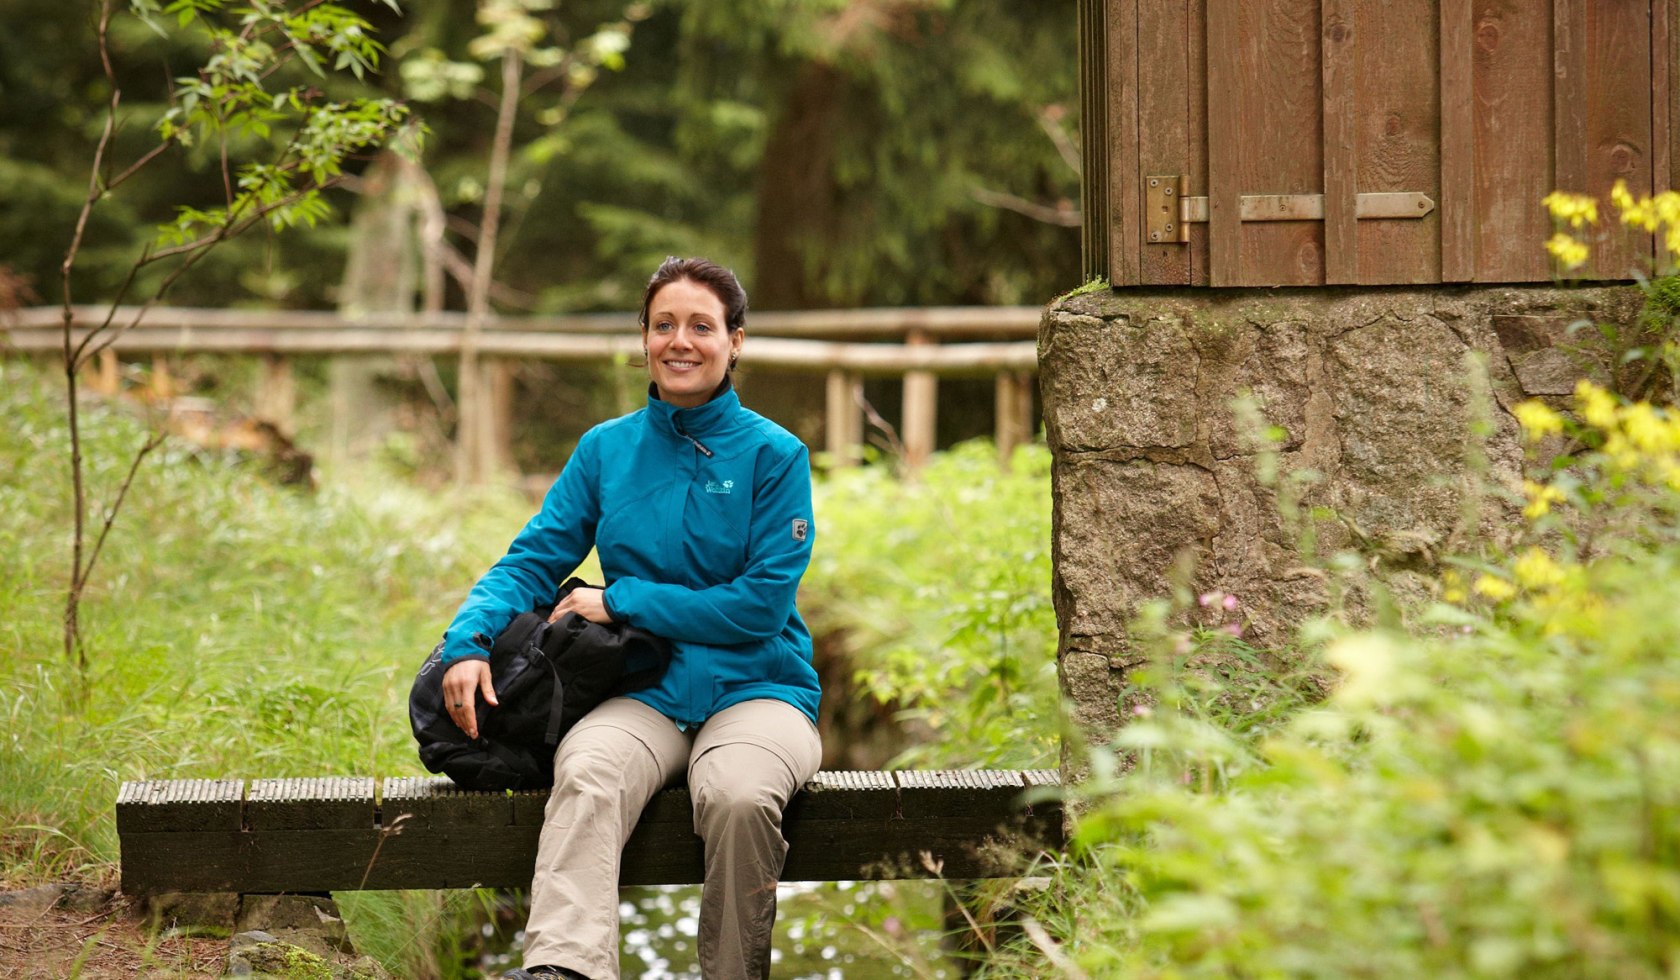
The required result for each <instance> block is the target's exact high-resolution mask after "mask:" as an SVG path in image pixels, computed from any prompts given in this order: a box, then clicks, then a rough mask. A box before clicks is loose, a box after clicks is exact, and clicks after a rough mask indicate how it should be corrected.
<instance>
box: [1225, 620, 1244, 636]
mask: <svg viewBox="0 0 1680 980" xmlns="http://www.w3.org/2000/svg"><path fill="white" fill-rule="evenodd" d="M1220 629H1223V630H1224V631H1225V632H1227V633H1229V634H1231V635H1232V636H1241V635H1242V624H1241V623H1226V624H1225V625H1224V626H1222V627H1220Z"/></svg>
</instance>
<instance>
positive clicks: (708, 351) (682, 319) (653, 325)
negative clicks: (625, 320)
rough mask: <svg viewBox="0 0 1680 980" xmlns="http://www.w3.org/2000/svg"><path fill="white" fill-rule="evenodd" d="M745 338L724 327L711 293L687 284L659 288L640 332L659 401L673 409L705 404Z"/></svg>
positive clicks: (717, 302)
mask: <svg viewBox="0 0 1680 980" xmlns="http://www.w3.org/2000/svg"><path fill="white" fill-rule="evenodd" d="M744 339H745V338H744V337H743V332H742V331H740V330H736V331H735V332H733V333H731V332H730V331H729V330H728V329H727V328H726V327H725V326H724V308H723V301H722V300H720V299H718V298H717V295H716V294H715V293H713V292H712V291H711V290H710V289H707V288H706V287H705V286H702V285H700V284H699V283H697V282H693V281H691V280H688V279H679V280H677V281H676V282H672V283H667V284H666V285H664V286H662V287H660V289H659V292H657V293H654V294H653V302H652V303H649V304H648V325H647V326H646V327H643V328H642V340H643V341H644V342H645V343H646V344H647V351H648V374H650V375H652V376H653V383H654V384H655V385H656V386H658V388H659V397H660V398H662V399H664V400H665V401H667V402H669V403H670V404H672V405H675V406H677V407H678V408H693V407H695V406H696V405H701V404H704V403H705V401H706V399H708V398H710V397H711V396H712V392H713V391H715V390H716V389H717V386H718V385H720V384H722V383H723V376H724V375H725V374H727V373H728V372H729V359H730V357H731V356H733V355H734V354H735V353H736V352H737V351H739V350H740V349H741V343H742V341H743V340H744Z"/></svg>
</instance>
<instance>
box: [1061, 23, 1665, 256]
mask: <svg viewBox="0 0 1680 980" xmlns="http://www.w3.org/2000/svg"><path fill="white" fill-rule="evenodd" d="M1099 6H1100V8H1101V9H1100V10H1098V9H1097V8H1098V7H1099ZM1677 6H1680V0H1310V2H1304V0H1083V5H1082V7H1081V14H1080V16H1081V22H1080V30H1081V37H1082V38H1083V39H1085V41H1084V43H1085V45H1086V46H1087V47H1090V48H1092V49H1093V50H1092V51H1091V52H1089V53H1086V54H1082V64H1084V65H1085V67H1086V71H1087V73H1088V77H1087V78H1086V85H1087V88H1086V90H1085V92H1084V99H1085V100H1086V108H1085V118H1086V121H1087V138H1088V143H1087V146H1088V147H1090V146H1092V145H1095V146H1098V147H1103V148H1106V158H1105V161H1104V162H1105V165H1106V169H1107V172H1106V173H1103V174H1088V176H1087V178H1086V193H1087V195H1088V197H1089V198H1092V199H1096V200H1088V201H1087V205H1086V207H1087V214H1088V215H1091V216H1093V217H1096V218H1098V219H1099V220H1105V221H1106V223H1107V227H1106V228H1105V229H1103V230H1102V231H1103V234H1097V235H1091V232H1090V231H1089V230H1088V232H1087V233H1088V235H1091V237H1093V238H1100V239H1101V240H1102V241H1103V242H1104V244H1103V246H1101V247H1100V250H1101V251H1105V252H1106V255H1105V256H1104V258H1106V263H1105V264H1106V269H1107V272H1108V274H1109V276H1110V279H1111V281H1112V282H1113V283H1114V284H1115V285H1122V286H1123V285H1132V284H1145V285H1148V284H1159V285H1186V284H1189V285H1203V284H1211V285H1215V286H1222V285H1229V286H1267V285H1317V284H1322V283H1332V284H1337V283H1362V284H1373V285H1374V284H1386V283H1427V282H1533V281H1544V280H1548V279H1550V278H1552V277H1553V274H1554V272H1555V271H1556V270H1554V269H1553V268H1552V264H1551V261H1550V259H1549V258H1548V257H1547V255H1546V253H1545V251H1544V247H1543V245H1544V242H1545V240H1546V239H1547V238H1548V237H1550V235H1551V233H1552V225H1551V221H1550V218H1549V216H1548V215H1547V214H1546V212H1545V210H1544V208H1543V207H1542V205H1541V204H1540V200H1541V198H1542V197H1544V196H1545V195H1546V193H1548V192H1549V191H1551V190H1553V189H1563V190H1573V191H1581V192H1586V193H1591V194H1595V195H1598V196H1600V197H1601V198H1603V199H1606V200H1607V199H1608V194H1609V190H1610V188H1611V186H1613V185H1614V183H1615V182H1616V181H1617V180H1622V181H1625V182H1626V183H1627V184H1628V186H1629V188H1630V189H1631V190H1633V191H1634V192H1635V193H1636V194H1647V193H1653V192H1658V191H1662V190H1665V189H1669V188H1673V187H1676V186H1680V180H1677V179H1676V170H1677V168H1680V100H1677V99H1676V98H1675V95H1676V91H1675V86H1676V82H1677V79H1676V77H1675V76H1676V73H1677V70H1680V67H1677V65H1676V58H1677V57H1680V38H1677V37H1676V34H1677V30H1676V21H1677V19H1680V10H1677V9H1676V8H1677ZM1096 48H1102V49H1103V50H1101V51H1100V52H1099V51H1096V50H1095V49H1096ZM1082 51H1083V48H1082ZM1091 73H1100V74H1095V75H1093V74H1091ZM1099 78H1100V79H1101V80H1102V81H1103V83H1104V84H1102V85H1093V84H1092V83H1093V82H1094V81H1096V80H1097V79H1099ZM1093 125H1095V126H1097V127H1100V131H1098V132H1094V133H1093V132H1092V126H1093ZM1092 136H1095V137H1096V140H1095V141H1090V140H1091V137H1092ZM1178 174H1184V175H1187V176H1188V180H1189V195H1190V196H1192V197H1205V198H1206V204H1207V208H1206V210H1207V221H1206V222H1204V223H1194V224H1190V225H1189V226H1188V228H1189V237H1190V241H1189V243H1188V244H1176V243H1174V244H1160V243H1158V242H1157V243H1151V242H1149V241H1148V240H1147V239H1148V233H1147V230H1146V227H1145V224H1146V215H1145V204H1144V201H1145V193H1146V191H1145V182H1146V178H1148V177H1151V176H1170V175H1178ZM1382 192H1411V193H1417V194H1423V195H1426V196H1427V197H1428V198H1429V199H1430V200H1431V201H1433V202H1434V209H1433V210H1432V211H1430V212H1429V213H1427V214H1426V215H1425V216H1424V217H1421V218H1381V217H1379V218H1364V219H1361V218H1359V217H1358V216H1357V215H1356V207H1357V201H1358V196H1359V195H1361V194H1370V193H1382ZM1257 195H1322V200H1323V216H1322V217H1321V218H1306V219H1300V220H1283V221H1255V220H1244V219H1243V215H1242V214H1241V208H1242V199H1243V198H1244V197H1247V196H1257ZM1098 202H1100V207H1094V206H1093V205H1094V204H1097V203H1098ZM1605 214H1606V217H1607V218H1613V213H1612V212H1611V211H1610V209H1608V208H1606V209H1605ZM1593 245H1594V247H1595V264H1594V267H1593V268H1591V269H1589V270H1586V274H1587V276H1588V277H1590V278H1606V279H1626V278H1631V277H1632V275H1633V273H1634V271H1635V270H1636V269H1639V270H1643V269H1648V268H1649V266H1650V263H1651V262H1652V260H1653V258H1654V257H1655V256H1656V255H1657V254H1658V252H1657V249H1656V247H1655V243H1654V241H1653V240H1652V238H1651V236H1649V235H1645V234H1635V233H1633V232H1631V231H1628V230H1625V229H1623V228H1621V227H1619V226H1616V225H1615V224H1614V222H1613V220H1612V221H1605V222H1604V223H1603V230H1601V231H1600V232H1599V233H1598V236H1597V238H1596V239H1595V240H1594V241H1593ZM1097 250H1099V246H1096V245H1091V246H1088V258H1087V263H1086V265H1087V269H1088V270H1089V269H1090V268H1091V267H1092V263H1091V261H1090V259H1089V252H1090V251H1097Z"/></svg>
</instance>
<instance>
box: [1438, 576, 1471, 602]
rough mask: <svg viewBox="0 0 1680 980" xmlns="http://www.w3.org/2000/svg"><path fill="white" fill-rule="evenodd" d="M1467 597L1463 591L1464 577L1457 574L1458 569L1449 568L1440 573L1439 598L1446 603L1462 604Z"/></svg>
mask: <svg viewBox="0 0 1680 980" xmlns="http://www.w3.org/2000/svg"><path fill="white" fill-rule="evenodd" d="M1469 597H1470V596H1469V594H1468V593H1466V592H1465V591H1464V576H1462V575H1460V574H1458V569H1456V568H1449V569H1447V570H1446V571H1445V572H1442V573H1441V598H1443V599H1445V600H1447V601H1448V602H1463V601H1464V600H1465V599H1468V598H1469Z"/></svg>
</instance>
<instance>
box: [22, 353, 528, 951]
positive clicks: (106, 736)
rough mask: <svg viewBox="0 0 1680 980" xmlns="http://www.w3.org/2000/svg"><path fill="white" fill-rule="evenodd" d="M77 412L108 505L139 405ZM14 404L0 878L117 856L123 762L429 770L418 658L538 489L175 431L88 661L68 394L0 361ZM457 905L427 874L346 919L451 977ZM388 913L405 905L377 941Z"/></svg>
mask: <svg viewBox="0 0 1680 980" xmlns="http://www.w3.org/2000/svg"><path fill="white" fill-rule="evenodd" d="M84 409H85V415H84V418H85V419H86V434H87V448H86V454H87V460H88V465H89V472H90V482H91V484H92V486H93V487H94V496H93V500H94V502H95V506H94V509H93V513H94V514H95V515H96V516H102V513H103V511H102V508H103V506H104V503H103V501H105V500H108V499H109V496H110V491H111V489H112V488H113V487H114V486H115V485H116V483H117V482H118V481H119V480H120V479H121V476H122V474H123V472H124V471H125V470H126V466H127V461H128V459H129V458H130V454H131V453H132V451H133V448H134V447H135V446H137V445H139V443H140V441H141V439H142V438H143V432H144V429H143V427H142V426H143V420H141V419H139V418H137V417H136V416H135V415H134V414H133V412H131V411H130V410H129V409H127V408H125V407H120V406H114V405H112V404H108V403H100V402H89V403H88V404H87V405H86V406H84ZM0 418H4V419H5V425H4V426H0V472H4V473H5V477H4V480H3V482H0V652H3V653H4V656H3V657H0V787H4V789H3V790H0V887H10V886H17V885H24V884H29V883H32V882H36V881H41V880H45V879H52V878H62V877H66V876H76V875H88V874H103V873H105V872H106V870H107V869H108V868H109V866H110V865H111V864H112V863H114V862H115V861H116V859H117V840H116V833H115V822H114V814H113V801H114V800H115V799H116V792H117V787H118V785H119V783H121V782H122V781H123V780H129V779H171V778H190V777H233V778H253V777H284V776H310V775H323V774H334V775H353V774H361V775H378V776H392V775H405V774H421V773H423V770H422V769H421V767H420V766H419V763H418V760H417V758H416V757H415V754H414V751H413V747H412V740H411V739H410V737H409V734H408V722H407V717H406V713H405V707H406V698H407V691H408V686H409V683H410V681H411V680H412V677H413V671H414V669H415V668H416V667H417V665H418V664H419V662H420V661H421V660H422V659H423V657H424V655H425V654H426V652H427V651H428V650H429V649H430V647H431V644H432V643H434V642H435V640H436V637H437V636H438V634H439V633H440V632H441V630H442V628H443V626H444V625H445V624H446V623H447V621H448V619H449V617H450V615H451V614H452V613H453V611H454V608H455V604H456V603H457V602H458V601H459V597H460V594H461V592H462V591H463V589H464V585H463V583H467V582H470V581H472V579H473V578H474V577H475V576H476V575H478V574H479V573H480V572H481V571H482V570H483V568H484V567H486V566H487V565H488V563H489V562H491V561H493V560H494V558H495V557H496V555H497V553H498V552H499V549H500V548H501V547H502V546H503V545H505V542H506V541H507V540H508V539H510V538H511V537H512V535H513V534H514V532H515V531H516V530H517V529H518V527H519V526H520V524H521V523H522V522H523V521H524V519H525V518H526V517H527V516H528V514H527V506H528V505H527V504H526V503H525V502H524V501H522V500H520V499H517V498H515V497H512V496H511V495H504V494H498V493H496V492H493V491H486V492H483V493H479V494H475V495H473V496H471V497H449V496H443V497H439V496H435V495H428V494H426V493H422V492H420V491H418V490H414V489H410V488H407V487H405V486H404V485H402V484H401V483H398V482H394V481H379V480H377V479H374V478H369V479H368V480H367V482H366V483H364V484H361V485H352V486H348V487H345V486H340V487H328V488H327V489H323V490H321V491H318V492H308V491H301V490H297V489H290V488H286V487H281V486H276V485H274V484H273V483H271V482H270V481H268V480H267V479H265V478H264V477H263V475H262V474H261V473H260V472H258V471H257V470H256V469H255V468H254V467H249V466H245V465H242V464H241V463H240V462H239V461H238V460H237V459H235V458H233V457H231V456H223V455H220V454H213V453H203V452H197V451H194V450H192V449H191V448H189V447H186V446H185V445H183V444H179V443H174V442H171V443H169V444H166V447H165V448H164V449H163V450H161V451H160V452H159V453H158V454H157V455H155V456H154V457H153V458H151V459H148V460H147V461H146V463H145V465H144V466H143V467H142V468H141V470H140V473H139V477H138V479H137V481H136V484H135V487H134V489H133V490H132V491H131V492H130V494H129V498H128V502H127V505H126V506H125V509H124V511H123V512H122V513H121V514H120V516H119V518H118V520H117V523H116V524H115V525H114V529H113V531H112V533H111V538H110V540H109V542H108V544H107V546H106V549H105V553H104V557H103V558H102V561H101V565H100V569H99V571H98V573H97V574H96V575H95V577H94V580H93V584H92V587H91V588H90V590H89V592H88V594H87V598H86V602H85V605H84V616H85V620H86V628H85V632H86V638H87V649H88V655H89V662H90V670H89V673H88V676H87V677H86V678H85V681H84V679H82V678H79V677H78V676H77V675H76V673H75V672H74V670H73V668H72V667H71V666H70V665H69V664H67V663H66V662H65V660H64V656H63V649H62V633H61V627H60V623H61V622H62V608H63V598H64V595H63V587H64V583H65V581H66V579H67V577H68V565H69V561H68V552H69V531H68V529H69V527H70V504H69V499H70V498H69V479H68V475H69V467H68V463H67V455H66V454H67V452H68V444H67V438H66V435H65V430H64V426H63V421H62V419H63V406H62V394H61V390H60V389H59V388H58V386H57V385H55V384H53V383H52V381H51V380H50V379H49V378H46V377H44V376H42V375H41V374H39V373H38V372H36V371H35V370H33V369H31V368H30V367H28V366H25V365H20V364H16V363H6V362H0ZM469 904H470V903H469ZM461 906H462V902H461V901H460V900H459V899H456V900H455V901H454V904H453V905H451V904H448V903H443V902H441V901H440V900H439V899H438V898H437V897H436V896H431V895H424V894H420V895H413V896H389V895H388V896H358V897H357V898H355V899H352V900H350V901H349V902H348V903H347V907H348V908H351V909H353V910H354V914H352V921H351V926H352V930H353V931H356V932H358V933H359V934H360V936H361V938H362V939H363V940H364V941H365V942H369V943H370V944H371V945H372V946H373V947H374V948H382V949H385V951H387V952H388V953H389V954H390V955H391V956H392V957H394V959H392V960H389V961H388V962H391V963H392V965H393V966H396V967H399V968H400V969H403V971H404V972H405V973H408V974H410V975H436V974H434V973H433V971H431V970H430V969H428V968H425V967H426V964H428V963H431V962H433V961H435V959H436V958H437V955H438V954H437V952H436V951H435V950H434V949H433V948H432V945H433V943H434V941H435V940H436V939H437V938H438V935H439V934H440V933H447V932H448V929H447V928H446V927H447V925H448V923H449V920H450V918H451V916H453V915H455V914H456V913H457V912H460V911H461V908H460V907H461ZM382 919H385V920H391V921H392V924H393V925H397V922H398V920H400V921H402V922H404V923H406V924H403V925H397V933H398V935H397V936H395V937H392V938H390V939H389V940H382V939H380V938H379V936H378V934H379V924H380V922H381V920H382ZM428 922H429V923H430V924H431V925H430V928H429V929H428V928H427V924H428ZM444 975H447V974H444Z"/></svg>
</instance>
